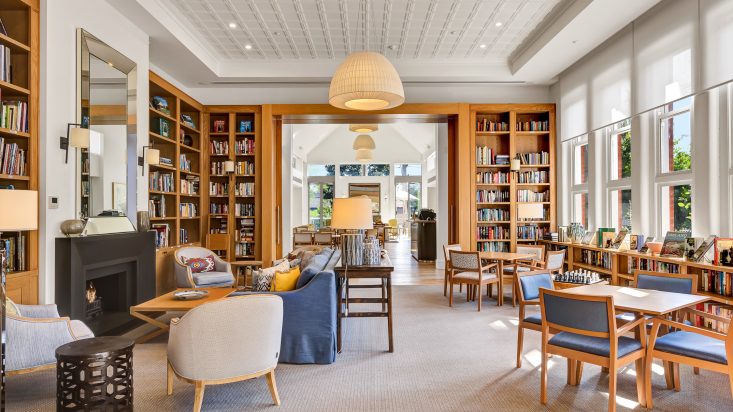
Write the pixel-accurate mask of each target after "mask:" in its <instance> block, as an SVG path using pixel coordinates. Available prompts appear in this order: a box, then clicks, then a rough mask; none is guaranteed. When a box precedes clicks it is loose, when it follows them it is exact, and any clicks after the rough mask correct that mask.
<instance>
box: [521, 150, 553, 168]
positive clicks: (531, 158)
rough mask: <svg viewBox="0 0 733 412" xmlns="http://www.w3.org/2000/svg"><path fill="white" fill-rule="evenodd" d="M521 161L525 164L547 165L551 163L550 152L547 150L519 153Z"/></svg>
mask: <svg viewBox="0 0 733 412" xmlns="http://www.w3.org/2000/svg"><path fill="white" fill-rule="evenodd" d="M517 154H518V155H519V161H520V162H521V163H522V164H523V165H547V164H550V154H549V153H547V152H539V153H517Z"/></svg>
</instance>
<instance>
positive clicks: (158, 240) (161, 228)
mask: <svg viewBox="0 0 733 412" xmlns="http://www.w3.org/2000/svg"><path fill="white" fill-rule="evenodd" d="M150 227H151V228H152V229H153V231H155V247H156V248H161V247H168V246H169V245H170V233H171V227H170V225H169V224H168V223H153V224H152V225H150Z"/></svg>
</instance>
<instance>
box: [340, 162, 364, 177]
mask: <svg viewBox="0 0 733 412" xmlns="http://www.w3.org/2000/svg"><path fill="white" fill-rule="evenodd" d="M339 174H340V175H341V176H364V168H363V167H362V165H359V164H350V165H339Z"/></svg>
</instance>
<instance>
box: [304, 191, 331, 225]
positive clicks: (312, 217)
mask: <svg viewBox="0 0 733 412" xmlns="http://www.w3.org/2000/svg"><path fill="white" fill-rule="evenodd" d="M333 192H334V190H333V183H320V182H319V183H310V184H308V223H310V224H312V225H313V226H314V227H315V229H316V230H318V229H320V228H322V227H325V226H330V225H331V211H332V209H333Z"/></svg>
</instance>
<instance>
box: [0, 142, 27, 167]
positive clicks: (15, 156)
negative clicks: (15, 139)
mask: <svg viewBox="0 0 733 412" xmlns="http://www.w3.org/2000/svg"><path fill="white" fill-rule="evenodd" d="M25 153H26V151H25V149H22V148H21V147H20V146H18V144H17V143H5V139H3V138H2V137H0V174H4V175H18V176H25V175H26V170H25V168H26V163H25V160H26V159H25Z"/></svg>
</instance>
